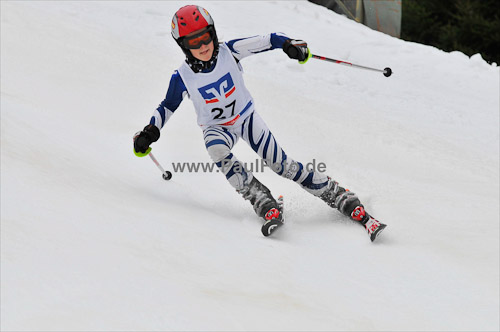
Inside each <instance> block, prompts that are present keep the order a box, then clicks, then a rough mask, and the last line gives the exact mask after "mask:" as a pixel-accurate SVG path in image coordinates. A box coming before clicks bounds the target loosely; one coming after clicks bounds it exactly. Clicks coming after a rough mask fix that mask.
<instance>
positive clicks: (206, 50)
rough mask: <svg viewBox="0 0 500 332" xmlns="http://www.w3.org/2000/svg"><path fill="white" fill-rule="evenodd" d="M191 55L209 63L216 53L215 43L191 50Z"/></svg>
mask: <svg viewBox="0 0 500 332" xmlns="http://www.w3.org/2000/svg"><path fill="white" fill-rule="evenodd" d="M190 51H191V54H192V55H193V56H194V57H195V58H196V59H198V60H201V61H208V60H210V59H211V58H212V54H213V53H214V42H213V41H211V42H210V43H209V44H208V45H205V44H202V45H201V47H200V48H197V49H191V50H190Z"/></svg>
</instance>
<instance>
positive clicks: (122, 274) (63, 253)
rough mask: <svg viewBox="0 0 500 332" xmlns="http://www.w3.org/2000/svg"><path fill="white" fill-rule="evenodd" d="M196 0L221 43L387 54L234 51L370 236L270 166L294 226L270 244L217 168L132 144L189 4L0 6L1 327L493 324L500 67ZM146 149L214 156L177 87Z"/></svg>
mask: <svg viewBox="0 0 500 332" xmlns="http://www.w3.org/2000/svg"><path fill="white" fill-rule="evenodd" d="M199 4H200V5H202V6H204V7H205V8H207V9H208V10H209V11H210V13H211V14H212V16H213V17H214V20H215V24H216V28H217V31H218V34H219V39H220V40H229V39H232V38H240V37H245V36H251V35H256V34H266V33H270V32H276V31H279V32H285V33H287V34H288V35H289V36H291V37H294V38H302V39H304V40H306V41H308V43H309V45H310V48H311V50H312V51H313V52H314V53H317V54H321V55H325V56H330V57H333V58H336V59H342V60H346V61H349V62H352V63H356V64H360V65H365V66H372V67H376V68H384V67H386V66H389V67H391V68H392V70H393V72H394V74H393V76H391V77H390V78H385V77H383V76H382V75H381V74H379V73H374V72H369V71H364V70H358V69H354V68H347V67H344V66H338V65H334V64H328V63H325V62H322V61H315V60H314V59H312V60H310V61H309V62H308V63H307V64H306V65H299V64H297V63H296V62H295V61H292V60H289V59H288V58H287V57H286V55H284V54H283V53H282V52H281V51H280V50H275V51H271V52H266V53H263V54H259V55H255V56H253V57H249V58H246V59H244V60H243V61H242V65H243V67H244V69H245V79H246V84H247V87H248V88H249V90H250V91H251V93H252V94H253V96H254V98H255V101H256V109H257V111H258V112H259V113H260V114H261V115H262V117H263V118H264V119H265V121H266V122H267V124H268V125H269V127H270V128H271V130H272V132H273V134H274V135H275V136H276V137H277V139H278V141H279V142H280V144H281V145H282V146H283V148H284V149H285V151H286V152H287V154H288V155H289V156H291V157H292V158H294V159H296V160H300V161H302V162H308V161H312V159H313V158H316V160H317V161H318V162H324V163H326V165H327V169H328V174H329V175H330V176H332V177H333V178H335V179H336V180H338V181H339V182H340V184H341V185H344V186H347V187H348V188H350V189H351V190H352V191H354V192H356V193H357V194H358V195H359V196H360V198H361V200H362V201H363V202H364V204H365V206H366V207H367V210H368V211H369V212H371V213H372V214H373V215H374V216H375V217H378V218H379V219H380V220H382V221H383V222H385V223H387V224H388V227H387V229H386V230H385V231H384V233H383V234H382V236H381V238H380V239H379V240H378V241H377V242H375V243H370V241H369V239H368V237H367V235H366V234H365V231H364V230H363V228H361V227H360V226H358V225H356V224H354V223H352V222H350V221H349V220H347V219H346V218H344V217H343V216H341V215H340V214H339V213H338V212H336V211H333V210H331V209H329V208H328V207H327V206H326V205H325V204H324V203H323V202H322V201H321V200H319V199H317V198H314V197H312V196H310V195H309V194H307V193H306V192H305V191H303V190H302V189H300V188H299V187H298V186H297V185H296V184H294V183H292V182H290V181H287V180H285V179H283V178H281V177H279V176H276V175H275V174H274V173H272V172H270V171H269V170H267V171H265V172H264V173H259V174H257V176H258V177H259V179H260V180H261V181H262V182H263V183H265V184H266V185H267V186H268V187H269V188H270V189H271V190H272V192H273V193H274V194H275V195H278V194H284V196H285V210H286V214H287V223H286V225H285V226H284V227H282V228H281V229H280V230H279V232H277V233H276V234H275V235H276V236H273V237H272V238H264V237H263V236H262V235H261V233H260V225H261V223H260V221H259V220H257V218H256V217H255V215H254V213H253V211H252V209H251V207H250V205H249V204H248V202H245V201H243V200H242V199H241V198H240V197H238V195H237V194H236V193H234V191H233V189H232V188H231V187H230V185H229V184H227V183H226V180H225V179H224V177H223V176H222V175H221V174H218V173H211V174H208V173H174V174H173V179H172V180H171V181H170V182H165V181H163V180H162V179H161V174H160V172H159V171H158V170H157V169H156V167H155V165H154V164H153V163H151V162H150V161H149V160H147V159H148V158H144V159H139V158H136V157H135V156H134V155H133V153H132V135H133V133H134V132H136V131H138V130H140V129H141V128H142V127H143V126H144V125H145V124H146V123H147V122H148V121H149V118H150V116H151V114H152V111H153V110H154V108H156V106H157V104H158V103H159V102H160V101H161V100H162V98H163V96H164V95H165V93H166V90H167V87H168V82H169V80H170V75H171V73H172V72H173V70H175V69H176V68H177V67H178V66H179V65H180V64H181V62H182V61H183V55H182V52H181V51H180V50H179V49H178V47H177V45H176V44H175V42H174V40H173V39H172V38H171V37H170V20H171V17H172V15H173V13H174V12H175V11H176V10H177V9H178V8H179V7H180V6H182V5H183V3H181V2H174V1H172V2H135V1H131V2H114V1H111V2H96V1H92V2H84V1H71V2H46V1H43V2H31V1H20V2H3V1H2V4H1V6H2V11H1V24H2V25H1V303H2V306H1V317H2V319H1V329H2V330H54V331H55V330H67V331H73V330H79V331H81V330H88V331H91V330H203V331H207V330H219V331H223V330H357V331H361V330H363V331H364V330H401V331H404V330H407V331H408V330H443V331H448V330H449V331H451V330H453V331H457V330H463V331H466V330H475V331H483V330H484V331H487V330H488V331H491V330H499V328H500V326H499V311H500V310H499V309H500V308H499V294H500V290H499V251H500V250H499V249H500V248H499V213H500V211H499V198H500V197H499V196H500V195H499V172H498V169H499V108H500V107H499V99H500V97H499V77H500V75H499V68H498V67H497V66H496V65H488V64H487V63H486V62H484V61H483V60H482V59H481V57H480V56H479V55H475V56H472V57H470V58H469V57H468V56H466V55H464V54H463V53H461V52H451V53H446V52H443V51H441V50H438V49H436V48H434V47H430V46H425V45H420V44H416V43H410V42H405V41H402V40H399V39H395V38H392V37H390V36H387V35H384V34H381V33H379V32H376V31H372V30H370V29H368V28H367V27H365V26H362V25H360V24H357V23H355V22H353V21H350V20H348V19H347V18H345V17H342V16H339V15H337V14H335V13H333V12H331V11H328V10H327V9H325V8H323V7H320V6H316V5H314V4H312V3H308V2H303V1H294V2H287V1H274V2H272V1H260V2H257V3H256V2H226V1H224V2H222V1H221V2H217V1H215V2H200V3H199ZM319 32H321V33H319ZM153 150H154V153H155V155H156V157H157V158H158V159H159V161H160V163H162V164H163V166H165V167H166V168H169V169H170V168H171V167H170V163H171V162H176V161H180V162H183V161H188V162H189V161H193V162H209V161H210V160H209V157H208V154H207V153H206V151H205V148H204V145H203V142H202V135H201V131H200V129H199V128H198V127H197V125H196V119H195V115H194V110H193V107H192V104H191V102H190V101H189V100H187V99H186V100H185V101H184V102H183V103H182V104H181V107H180V108H179V109H178V110H177V111H176V113H175V115H174V116H173V117H172V119H171V121H169V123H168V124H167V125H166V127H165V128H163V130H162V136H161V138H160V140H159V141H158V142H157V143H155V144H154V145H153ZM234 153H235V154H236V155H237V156H238V157H239V159H241V160H243V161H247V162H252V161H254V160H255V159H256V155H255V154H254V153H253V151H251V149H250V148H249V147H248V146H246V144H245V143H244V142H243V141H241V142H240V143H239V144H238V145H237V146H236V148H235V149H234Z"/></svg>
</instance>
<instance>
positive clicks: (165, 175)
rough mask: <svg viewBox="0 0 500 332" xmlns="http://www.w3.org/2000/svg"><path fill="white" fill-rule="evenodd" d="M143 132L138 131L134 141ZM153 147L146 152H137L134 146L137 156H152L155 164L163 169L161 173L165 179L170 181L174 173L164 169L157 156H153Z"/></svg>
mask: <svg viewBox="0 0 500 332" xmlns="http://www.w3.org/2000/svg"><path fill="white" fill-rule="evenodd" d="M140 133H141V132H140V131H138V132H137V133H135V134H134V141H135V140H136V138H137V137H138V136H139V134H140ZM151 150H152V149H151V147H149V148H148V149H147V150H146V152H145V153H142V152H137V151H135V148H134V154H135V155H136V156H137V157H145V156H146V155H149V157H150V158H151V160H152V161H153V162H154V163H155V165H156V166H157V167H158V168H159V169H160V171H161V175H162V178H163V180H165V181H168V180H170V179H171V178H172V173H171V172H169V171H165V170H164V169H163V167H161V165H160V163H159V162H158V160H156V158H155V156H153V153H151Z"/></svg>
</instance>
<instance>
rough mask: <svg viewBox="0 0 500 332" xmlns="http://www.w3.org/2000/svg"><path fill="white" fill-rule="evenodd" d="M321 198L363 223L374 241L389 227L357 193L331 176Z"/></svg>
mask: <svg viewBox="0 0 500 332" xmlns="http://www.w3.org/2000/svg"><path fill="white" fill-rule="evenodd" d="M320 198H321V199H322V200H323V201H325V202H326V204H328V205H329V206H331V207H332V208H335V209H338V210H339V211H340V212H341V213H342V214H343V215H345V216H348V217H349V218H351V220H354V221H357V222H359V223H360V224H361V225H363V226H364V227H365V229H366V230H367V232H368V235H369V236H370V240H371V241H372V242H373V241H375V239H376V238H377V236H379V235H380V233H381V232H382V231H383V230H384V228H386V227H387V225H385V224H382V223H381V222H380V221H378V220H376V219H375V218H373V217H371V216H370V215H369V214H368V213H367V212H366V211H365V208H364V206H363V204H361V202H360V201H359V198H358V196H357V195H356V194H355V193H353V192H351V191H349V190H348V189H345V188H342V187H341V186H339V184H338V182H337V181H334V180H332V179H331V178H328V187H327V189H326V190H325V192H323V193H322V194H321V196H320Z"/></svg>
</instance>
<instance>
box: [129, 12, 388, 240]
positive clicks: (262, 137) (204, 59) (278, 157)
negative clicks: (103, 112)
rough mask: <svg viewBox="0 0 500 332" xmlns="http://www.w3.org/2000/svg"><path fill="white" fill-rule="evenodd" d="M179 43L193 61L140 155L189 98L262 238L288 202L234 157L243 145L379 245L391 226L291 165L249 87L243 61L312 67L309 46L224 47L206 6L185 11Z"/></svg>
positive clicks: (275, 38) (278, 41)
mask: <svg viewBox="0 0 500 332" xmlns="http://www.w3.org/2000/svg"><path fill="white" fill-rule="evenodd" d="M172 36H173V38H174V39H175V41H176V42H177V44H178V45H179V46H180V48H181V49H182V51H183V52H184V54H185V55H186V61H185V63H183V64H182V65H181V66H180V67H179V69H178V70H176V71H175V72H174V74H173V75H172V78H171V80H170V85H169V88H168V91H167V94H166V97H165V99H164V100H163V101H162V102H161V104H160V105H159V107H158V108H157V109H156V111H155V112H154V114H153V116H152V118H151V121H150V123H149V125H147V126H146V127H145V128H144V129H143V130H142V131H141V132H140V133H139V134H138V135H136V136H135V138H134V152H135V153H136V155H138V156H146V155H147V154H148V153H149V151H150V145H151V143H153V142H156V141H157V140H158V139H159V138H160V129H161V128H162V127H163V126H164V125H165V123H166V122H167V121H168V120H169V118H170V117H171V116H172V114H173V113H174V111H175V110H176V109H177V108H178V106H179V104H180V103H181V102H182V100H183V98H184V96H185V95H188V97H189V98H190V99H191V100H192V101H193V103H194V106H195V110H196V113H197V119H198V120H197V121H198V125H199V126H200V127H201V128H202V130H203V135H204V139H205V146H206V148H207V151H208V154H209V155H210V157H211V159H212V160H213V161H214V162H215V163H216V165H217V166H218V167H219V169H220V171H221V172H222V173H223V174H224V175H225V176H226V178H227V180H228V181H229V183H230V184H231V185H232V186H233V187H234V188H235V189H236V191H237V192H238V193H239V194H241V195H242V196H243V198H244V199H246V200H249V201H250V203H251V204H252V206H253V209H254V211H255V213H256V214H257V215H258V216H259V217H261V218H263V219H264V225H263V227H262V233H263V234H264V235H265V236H268V235H270V234H271V233H272V232H273V231H274V230H275V229H276V228H277V227H279V226H280V225H282V223H283V221H284V220H283V215H282V212H283V210H282V200H281V197H280V199H278V200H276V199H275V198H274V197H273V196H272V195H271V192H270V191H269V189H268V188H267V187H266V186H264V185H263V184H262V183H260V182H259V181H258V180H257V178H256V177H255V176H254V175H253V174H252V173H251V172H249V171H247V170H245V168H244V167H242V164H241V163H240V162H239V160H238V159H237V158H236V156H235V155H233V154H232V153H231V150H232V148H233V146H234V145H235V144H236V142H237V141H238V139H239V138H242V139H243V140H245V141H246V142H247V143H248V144H249V145H250V147H251V148H252V149H253V150H254V151H255V152H256V153H257V154H258V155H259V156H260V157H261V158H263V159H264V160H265V162H266V163H267V165H269V166H271V169H273V171H275V172H276V173H277V174H278V175H281V176H282V177H285V178H287V179H290V180H292V181H295V182H296V183H298V184H299V185H300V186H301V187H302V188H304V189H305V190H306V191H308V192H309V193H311V194H313V195H314V196H318V197H319V198H321V199H322V200H323V201H325V202H326V203H327V204H328V205H329V206H331V207H332V208H336V209H338V210H339V211H340V212H341V213H343V214H344V215H346V216H348V217H350V218H351V219H352V220H355V221H357V222H359V223H360V224H362V225H364V226H365V228H366V230H367V231H368V234H369V236H370V239H371V240H372V241H373V240H375V238H376V237H377V236H378V235H379V234H380V232H381V231H382V230H383V229H384V228H385V226H386V225H384V224H382V223H380V222H379V221H377V220H376V219H374V218H372V217H371V216H370V215H369V214H368V213H367V212H366V211H365V210H364V207H363V205H362V204H361V202H360V201H359V199H358V197H357V196H356V195H355V194H354V193H353V192H351V191H348V190H346V189H344V188H343V187H341V186H339V184H338V182H336V181H334V180H333V179H331V178H330V177H328V176H326V175H323V174H321V173H319V172H316V171H315V170H312V171H308V170H306V169H305V168H304V166H303V164H302V163H300V162H298V161H295V160H293V159H292V158H290V157H289V156H288V155H287V154H286V153H285V151H284V150H283V149H282V148H281V146H280V145H279V144H278V142H277V141H276V139H275V138H274V136H273V134H272V133H271V131H270V130H269V129H268V127H267V125H266V124H265V122H264V120H262V118H261V117H260V116H259V114H258V113H257V112H256V111H255V109H254V105H253V104H254V103H253V98H252V96H251V95H250V93H249V92H248V90H247V89H246V87H245V84H244V82H243V76H242V71H243V69H242V66H241V63H240V61H241V60H242V59H243V58H245V57H247V56H249V55H253V54H257V53H261V52H264V51H269V50H273V49H277V48H280V49H283V51H284V52H285V53H286V54H287V55H288V56H289V57H290V58H291V59H295V60H299V61H300V62H301V63H305V62H306V61H307V60H308V58H309V57H310V56H311V53H310V52H309V49H308V47H307V43H306V42H304V41H302V40H295V39H290V38H288V37H286V36H285V35H282V34H279V33H271V34H270V35H267V36H254V37H249V38H242V39H234V40H230V41H228V42H225V43H219V42H218V39H217V33H216V31H215V26H214V21H213V20H212V17H211V16H210V14H209V13H208V12H207V11H206V10H205V9H204V8H202V7H200V6H194V5H189V6H184V7H182V8H180V9H179V10H178V11H177V12H176V13H175V15H174V17H173V20H172Z"/></svg>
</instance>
